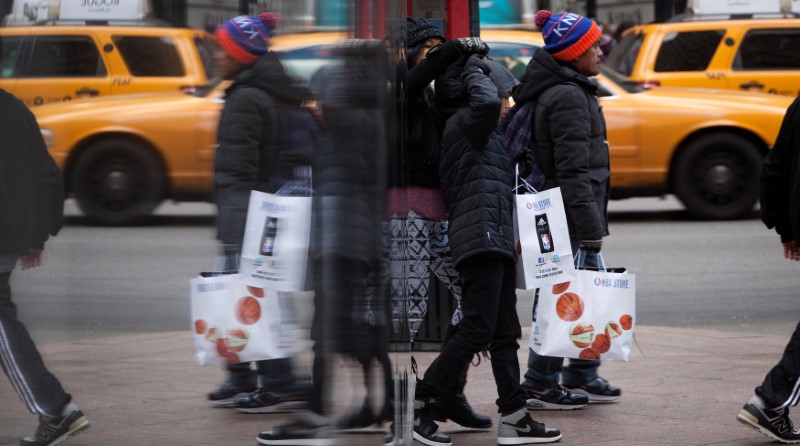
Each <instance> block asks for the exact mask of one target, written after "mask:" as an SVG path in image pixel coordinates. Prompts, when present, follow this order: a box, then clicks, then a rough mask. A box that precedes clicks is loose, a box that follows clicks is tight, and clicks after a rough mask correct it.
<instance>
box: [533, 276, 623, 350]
mask: <svg viewBox="0 0 800 446" xmlns="http://www.w3.org/2000/svg"><path fill="white" fill-rule="evenodd" d="M576 276H577V277H576V279H574V280H571V281H568V282H564V283H559V284H556V285H553V286H548V287H544V288H541V289H539V296H538V303H537V307H536V312H535V315H536V320H534V321H533V325H532V329H531V330H532V333H531V338H530V347H531V348H532V349H533V351H535V352H536V353H537V354H539V355H543V356H557V357H564V358H580V359H602V360H612V361H627V360H628V354H629V353H630V351H631V346H632V344H633V327H634V323H635V321H636V276H635V275H633V274H628V273H627V272H625V269H624V268H615V269H607V270H602V269H601V270H598V271H595V270H585V269H579V270H577V271H576Z"/></svg>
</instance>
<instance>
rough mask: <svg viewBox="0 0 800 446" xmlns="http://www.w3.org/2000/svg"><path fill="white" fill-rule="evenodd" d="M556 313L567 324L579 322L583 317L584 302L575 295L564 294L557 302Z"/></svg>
mask: <svg viewBox="0 0 800 446" xmlns="http://www.w3.org/2000/svg"><path fill="white" fill-rule="evenodd" d="M556 313H557V314H558V317H560V318H561V319H562V320H565V321H567V322H572V321H577V320H578V319H580V317H581V316H582V315H583V300H582V299H581V298H580V296H578V295H577V294H575V293H564V294H562V295H561V296H560V297H559V298H558V300H557V301H556Z"/></svg>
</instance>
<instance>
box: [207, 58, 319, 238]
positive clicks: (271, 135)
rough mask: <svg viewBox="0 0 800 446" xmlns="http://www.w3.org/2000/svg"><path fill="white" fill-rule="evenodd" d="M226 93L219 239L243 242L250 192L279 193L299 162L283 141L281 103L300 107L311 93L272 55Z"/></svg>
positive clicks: (217, 187) (217, 184) (217, 175)
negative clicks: (289, 74)
mask: <svg viewBox="0 0 800 446" xmlns="http://www.w3.org/2000/svg"><path fill="white" fill-rule="evenodd" d="M225 94H226V98H225V106H224V107H223V109H222V113H221V115H220V119H219V126H218V132H217V143H218V146H217V150H216V154H215V162H214V192H215V199H216V202H217V208H218V214H217V238H218V239H219V240H220V241H221V242H222V243H223V244H226V245H234V246H240V245H241V243H242V239H243V238H244V229H245V223H246V220H247V205H248V203H249V199H250V191H251V190H258V191H261V192H270V193H271V192H275V191H277V190H278V189H279V188H280V187H281V186H282V185H283V184H284V183H285V182H286V181H288V180H290V179H292V178H293V168H294V166H296V165H297V164H298V160H297V159H296V158H295V156H294V154H293V153H292V152H291V150H289V148H287V147H285V146H286V145H285V144H284V139H283V135H284V132H285V130H286V129H284V128H282V127H281V126H282V124H281V122H280V118H279V116H280V114H281V113H280V107H281V105H282V104H286V105H289V104H291V105H296V106H299V105H301V104H302V103H303V101H306V100H308V99H310V97H311V95H310V93H309V92H308V91H307V90H305V89H303V88H301V87H299V86H297V85H296V83H295V81H294V79H292V78H291V77H290V76H288V75H287V74H286V72H285V71H284V69H283V65H281V62H280V60H279V59H278V56H277V55H275V54H274V53H267V54H266V55H265V56H263V57H262V58H261V59H259V61H258V62H256V63H255V64H254V65H252V66H251V67H248V68H246V69H245V70H243V71H241V72H240V73H238V74H237V75H236V76H235V77H234V78H233V83H232V84H231V86H230V87H228V88H227V89H226V90H225Z"/></svg>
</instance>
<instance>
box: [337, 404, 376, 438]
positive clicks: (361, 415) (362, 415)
mask: <svg viewBox="0 0 800 446" xmlns="http://www.w3.org/2000/svg"><path fill="white" fill-rule="evenodd" d="M381 421H383V420H382V419H380V417H379V416H378V415H377V414H375V413H374V412H373V411H372V404H370V402H369V397H367V398H365V399H364V404H362V405H361V407H359V408H358V410H357V411H355V412H351V413H348V414H346V415H343V416H341V417H339V418H337V419H336V428H337V429H341V430H348V429H360V428H364V427H370V426H372V425H373V424H378V423H380V422H381Z"/></svg>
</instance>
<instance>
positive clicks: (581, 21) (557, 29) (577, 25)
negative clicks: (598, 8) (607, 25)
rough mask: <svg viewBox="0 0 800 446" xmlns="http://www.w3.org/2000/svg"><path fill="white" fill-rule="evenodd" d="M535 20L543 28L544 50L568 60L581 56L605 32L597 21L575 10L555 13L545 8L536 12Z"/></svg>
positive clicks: (558, 57) (557, 57)
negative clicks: (576, 12)
mask: <svg viewBox="0 0 800 446" xmlns="http://www.w3.org/2000/svg"><path fill="white" fill-rule="evenodd" d="M534 20H535V21H536V26H537V27H538V28H539V29H541V30H542V37H544V43H545V46H544V50H545V51H547V52H548V53H550V55H551V56H553V58H555V59H558V60H563V61H566V62H569V61H572V60H575V59H577V58H578V57H580V55H581V54H583V53H585V52H586V50H588V49H589V48H590V47H591V46H592V45H594V44H595V42H597V39H599V38H600V36H601V35H602V34H603V32H602V31H600V27H599V26H597V23H595V22H594V21H593V20H591V19H587V18H586V17H584V16H582V15H579V14H575V13H574V12H563V13H561V14H556V15H553V13H552V12H550V11H548V10H546V9H543V10H541V11H539V12H537V13H536V17H535V18H534Z"/></svg>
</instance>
